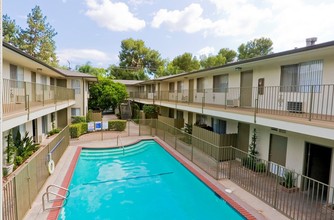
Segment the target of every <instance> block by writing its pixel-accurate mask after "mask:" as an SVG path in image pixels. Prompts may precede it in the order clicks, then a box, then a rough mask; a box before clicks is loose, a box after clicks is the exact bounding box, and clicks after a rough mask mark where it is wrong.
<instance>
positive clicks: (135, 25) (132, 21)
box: [86, 0, 146, 31]
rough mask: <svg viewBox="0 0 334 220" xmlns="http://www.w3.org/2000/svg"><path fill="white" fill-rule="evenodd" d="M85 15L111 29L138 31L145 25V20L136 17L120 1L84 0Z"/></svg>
mask: <svg viewBox="0 0 334 220" xmlns="http://www.w3.org/2000/svg"><path fill="white" fill-rule="evenodd" d="M86 4H87V6H88V10H87V11H86V15H87V16H88V17H90V18H91V19H92V20H93V21H95V22H96V23H97V24H98V25H99V26H101V27H105V28H108V29H109V30H112V31H129V30H133V31H138V30H141V29H143V28H144V27H145V25H146V24H145V21H144V20H141V19H139V18H136V17H135V15H134V14H132V13H131V12H130V11H129V7H128V6H127V5H126V4H125V3H122V2H116V3H112V2H111V1H110V0H86Z"/></svg>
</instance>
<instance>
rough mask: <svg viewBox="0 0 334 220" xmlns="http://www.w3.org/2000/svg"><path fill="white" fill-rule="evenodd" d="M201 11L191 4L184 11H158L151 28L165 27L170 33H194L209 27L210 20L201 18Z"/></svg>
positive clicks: (198, 6)
mask: <svg viewBox="0 0 334 220" xmlns="http://www.w3.org/2000/svg"><path fill="white" fill-rule="evenodd" d="M202 13H203V9H202V7H201V6H200V5H199V4H191V5H189V6H188V7H186V8H185V9H184V10H182V11H180V10H174V11H168V10H167V9H160V10H159V11H158V12H157V13H156V14H155V15H154V18H153V21H152V27H154V28H159V27H160V26H161V25H165V26H166V27H167V28H168V29H169V30H170V31H184V32H186V33H195V32H198V31H201V30H204V29H207V28H208V27H209V26H211V24H212V22H211V20H210V19H204V18H203V17H202Z"/></svg>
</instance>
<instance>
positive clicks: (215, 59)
mask: <svg viewBox="0 0 334 220" xmlns="http://www.w3.org/2000/svg"><path fill="white" fill-rule="evenodd" d="M225 63H226V58H225V57H223V56H222V55H221V54H218V55H216V56H205V55H204V56H201V60H200V64H201V67H202V68H210V67H214V66H221V65H224V64H225Z"/></svg>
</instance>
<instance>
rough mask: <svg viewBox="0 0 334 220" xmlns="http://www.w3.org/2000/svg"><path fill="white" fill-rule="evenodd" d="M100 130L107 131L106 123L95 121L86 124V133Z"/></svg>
mask: <svg viewBox="0 0 334 220" xmlns="http://www.w3.org/2000/svg"><path fill="white" fill-rule="evenodd" d="M101 130H108V122H107V121H106V122H101V121H96V122H88V131H89V132H93V131H101Z"/></svg>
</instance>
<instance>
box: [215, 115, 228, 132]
mask: <svg viewBox="0 0 334 220" xmlns="http://www.w3.org/2000/svg"><path fill="white" fill-rule="evenodd" d="M211 126H212V130H213V132H215V133H218V134H226V121H224V120H220V119H217V118H211Z"/></svg>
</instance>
